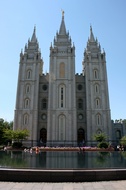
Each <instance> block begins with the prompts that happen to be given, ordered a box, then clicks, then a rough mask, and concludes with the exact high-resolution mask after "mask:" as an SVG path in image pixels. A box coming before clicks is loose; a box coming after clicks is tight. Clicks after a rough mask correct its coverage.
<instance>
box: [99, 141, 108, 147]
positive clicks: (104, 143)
mask: <svg viewBox="0 0 126 190" xmlns="http://www.w3.org/2000/svg"><path fill="white" fill-rule="evenodd" d="M108 146H109V143H108V142H100V143H98V148H108Z"/></svg>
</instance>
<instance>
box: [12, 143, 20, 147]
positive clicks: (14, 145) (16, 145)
mask: <svg viewBox="0 0 126 190" xmlns="http://www.w3.org/2000/svg"><path fill="white" fill-rule="evenodd" d="M12 147H13V148H21V147H22V142H14V143H13V144H12Z"/></svg>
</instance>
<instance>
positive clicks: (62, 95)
mask: <svg viewBox="0 0 126 190" xmlns="http://www.w3.org/2000/svg"><path fill="white" fill-rule="evenodd" d="M59 107H60V108H65V86H64V85H60V86H59Z"/></svg>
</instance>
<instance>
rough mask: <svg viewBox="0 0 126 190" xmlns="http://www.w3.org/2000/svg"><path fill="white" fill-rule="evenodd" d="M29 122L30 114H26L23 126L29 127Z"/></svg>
mask: <svg viewBox="0 0 126 190" xmlns="http://www.w3.org/2000/svg"><path fill="white" fill-rule="evenodd" d="M28 122H29V117H28V114H25V115H24V117H23V124H24V125H28Z"/></svg>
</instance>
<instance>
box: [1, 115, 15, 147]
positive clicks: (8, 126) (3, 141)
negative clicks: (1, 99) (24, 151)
mask: <svg viewBox="0 0 126 190" xmlns="http://www.w3.org/2000/svg"><path fill="white" fill-rule="evenodd" d="M5 129H11V130H12V129H13V121H11V122H7V121H4V119H2V118H0V144H6V139H5V138H4V130H5Z"/></svg>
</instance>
